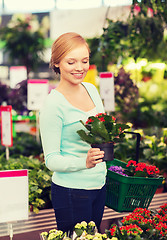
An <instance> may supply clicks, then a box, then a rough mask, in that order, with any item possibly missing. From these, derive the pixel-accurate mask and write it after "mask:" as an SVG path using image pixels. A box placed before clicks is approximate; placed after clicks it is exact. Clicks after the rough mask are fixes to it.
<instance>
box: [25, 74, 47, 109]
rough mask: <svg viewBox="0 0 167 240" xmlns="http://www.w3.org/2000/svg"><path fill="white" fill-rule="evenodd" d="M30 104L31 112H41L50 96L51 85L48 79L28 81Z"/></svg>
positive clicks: (28, 106)
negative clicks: (47, 97)
mask: <svg viewBox="0 0 167 240" xmlns="http://www.w3.org/2000/svg"><path fill="white" fill-rule="evenodd" d="M27 89H28V104H27V108H28V109H29V110H40V109H41V107H42V105H43V102H44V100H45V98H46V96H47V95H48V91H49V84H48V80H47V79H29V80H28V88H27Z"/></svg>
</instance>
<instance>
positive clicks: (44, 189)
mask: <svg viewBox="0 0 167 240" xmlns="http://www.w3.org/2000/svg"><path fill="white" fill-rule="evenodd" d="M15 169H28V178H29V206H30V209H31V208H32V210H33V211H34V212H35V213H38V211H39V209H42V208H46V207H50V206H51V200H50V185H51V172H50V171H49V170H48V169H47V168H46V166H45V163H44V161H43V156H41V158H40V159H37V158H34V157H25V156H20V157H19V158H10V159H9V160H6V159H5V157H4V154H2V155H0V170H15Z"/></svg>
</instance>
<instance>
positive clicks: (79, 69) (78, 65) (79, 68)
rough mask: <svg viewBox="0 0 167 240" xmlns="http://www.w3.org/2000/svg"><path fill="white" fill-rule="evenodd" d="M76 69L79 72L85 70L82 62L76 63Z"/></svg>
mask: <svg viewBox="0 0 167 240" xmlns="http://www.w3.org/2000/svg"><path fill="white" fill-rule="evenodd" d="M75 69H76V70H77V71H82V70H83V65H82V63H81V62H77V63H76V66H75Z"/></svg>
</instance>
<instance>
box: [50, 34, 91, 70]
mask: <svg viewBox="0 0 167 240" xmlns="http://www.w3.org/2000/svg"><path fill="white" fill-rule="evenodd" d="M82 44H85V46H86V47H87V48H88V51H89V53H90V48H89V46H88V43H87V42H86V41H85V39H84V38H83V37H82V36H80V35H79V34H77V33H74V32H69V33H64V34H62V35H61V36H59V37H58V38H57V39H56V41H55V42H54V43H53V45H52V53H51V60H50V68H52V69H53V71H54V72H56V73H60V69H59V68H58V67H55V64H59V63H60V61H61V60H62V59H63V58H64V57H65V56H66V55H67V54H68V53H69V52H70V51H71V50H73V49H75V48H76V47H78V46H80V45H82Z"/></svg>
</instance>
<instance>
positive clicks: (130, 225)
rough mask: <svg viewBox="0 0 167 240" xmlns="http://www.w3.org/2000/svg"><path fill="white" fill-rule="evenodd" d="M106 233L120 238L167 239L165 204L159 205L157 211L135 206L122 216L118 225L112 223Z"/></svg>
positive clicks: (139, 239)
mask: <svg viewBox="0 0 167 240" xmlns="http://www.w3.org/2000/svg"><path fill="white" fill-rule="evenodd" d="M106 234H107V236H108V238H112V237H117V238H118V239H120V240H128V239H131V240H147V239H151V240H157V239H161V240H167V204H164V205H162V206H160V210H159V211H150V210H148V209H146V208H136V209H135V210H134V211H133V212H132V213H130V214H129V215H128V216H126V217H123V220H122V221H121V222H120V224H119V226H117V225H116V224H112V225H111V228H110V229H109V230H106Z"/></svg>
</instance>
